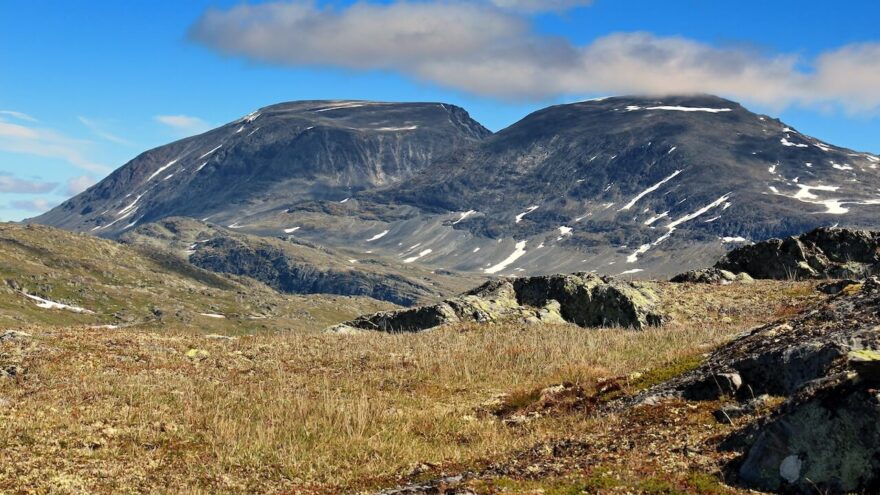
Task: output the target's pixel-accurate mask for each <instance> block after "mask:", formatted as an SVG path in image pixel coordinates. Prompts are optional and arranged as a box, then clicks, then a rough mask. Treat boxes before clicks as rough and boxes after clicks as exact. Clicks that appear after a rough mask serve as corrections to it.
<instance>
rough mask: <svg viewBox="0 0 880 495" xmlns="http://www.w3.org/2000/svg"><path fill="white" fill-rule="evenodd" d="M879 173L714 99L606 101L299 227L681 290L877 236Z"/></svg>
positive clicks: (529, 124) (487, 142) (861, 160)
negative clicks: (776, 249) (829, 240)
mask: <svg viewBox="0 0 880 495" xmlns="http://www.w3.org/2000/svg"><path fill="white" fill-rule="evenodd" d="M878 164H880V158H878V157H876V156H874V155H871V154H867V153H858V152H854V151H851V150H847V149H844V148H839V147H836V146H832V145H829V144H827V143H824V142H822V141H819V140H817V139H815V138H812V137H809V136H807V135H804V134H802V133H800V132H798V131H796V130H795V129H793V128H791V127H790V126H788V125H786V124H784V123H783V122H780V121H779V120H776V119H773V118H770V117H768V116H765V115H758V114H755V113H752V112H750V111H748V110H747V109H745V108H744V107H742V106H741V105H739V104H737V103H734V102H731V101H728V100H725V99H722V98H718V97H714V96H687V97H685V96H678V97H667V98H661V99H657V98H640V97H622V98H606V99H602V100H594V101H586V102H580V103H574V104H568V105H559V106H554V107H550V108H547V109H544V110H541V111H538V112H535V113H534V114H532V115H529V116H528V117H526V118H525V119H523V120H521V121H520V122H518V123H516V124H514V125H512V126H510V127H508V128H507V129H504V130H502V131H500V132H498V133H496V134H494V135H492V136H490V137H488V138H486V139H484V140H483V141H481V142H480V143H478V144H476V145H473V146H471V147H468V148H466V149H463V150H461V151H460V152H458V153H455V154H453V155H449V156H448V157H447V158H445V159H443V160H439V161H437V162H435V163H434V164H433V165H432V166H431V167H430V168H429V169H427V170H425V171H424V172H423V173H422V174H419V175H418V176H416V177H414V178H413V179H412V180H410V181H407V182H405V183H403V184H401V185H397V186H395V187H390V188H381V189H378V190H372V191H365V192H364V193H362V194H360V195H357V196H355V198H354V200H352V202H351V204H349V205H347V206H348V208H349V209H348V210H347V211H345V212H344V213H341V214H335V213H331V212H328V213H327V214H325V215H323V218H320V217H319V216H318V215H316V213H315V212H316V211H318V210H320V208H315V207H306V206H304V205H303V206H300V207H298V208H296V209H294V213H295V214H294V215H288V216H287V218H286V221H289V222H292V223H294V224H297V225H299V224H302V225H304V226H310V227H311V226H318V225H322V226H323V228H325V229H326V230H327V231H328V232H332V233H330V234H329V236H331V237H332V236H342V235H349V234H347V233H344V231H345V228H344V225H345V224H346V222H350V219H351V218H352V217H355V218H358V219H360V220H362V221H378V223H377V224H374V225H372V226H371V229H372V230H368V231H366V232H361V231H355V235H354V236H353V237H355V238H362V239H363V238H369V233H370V232H377V231H378V232H384V231H386V230H387V231H388V232H389V234H388V235H387V236H385V237H384V238H383V239H382V240H381V241H379V244H381V245H384V246H388V247H390V248H391V249H394V248H395V247H397V246H398V245H400V246H411V245H416V244H418V245H419V248H418V249H419V250H428V249H431V250H432V251H431V252H430V253H429V254H428V255H427V256H425V257H423V258H420V260H419V261H420V262H425V263H428V264H430V265H432V266H442V267H445V268H449V269H455V270H462V271H482V272H483V273H487V274H509V275H525V274H539V273H559V272H572V271H592V270H595V271H598V272H600V273H611V274H639V275H640V276H644V275H668V274H670V273H673V272H676V271H678V270H680V269H682V268H687V267H693V266H697V265H700V264H709V263H711V262H713V261H714V260H715V259H716V258H717V257H719V256H720V255H722V254H723V253H724V252H726V251H727V250H728V249H730V248H731V247H734V246H738V245H742V244H744V243H746V242H748V241H750V240H752V239H756V240H760V239H764V238H767V237H773V236H777V237H780V236H787V235H791V234H795V233H800V232H802V231H805V230H809V229H812V228H815V227H819V226H824V225H833V224H838V223H839V224H840V225H845V226H851V227H872V226H874V227H876V226H877V223H878V220H877V218H878V213H880V194H878V191H880V189H878V188H880V170H878V169H877V167H878ZM414 211H415V212H418V213H417V214H415V213H413V212H414ZM332 217H335V218H332ZM343 218H344V219H345V220H344V221H343V220H342V219H343ZM324 239H325V242H331V241H330V240H329V239H328V237H327V235H325V236H324ZM334 239H336V238H334ZM338 240H339V241H341V238H340V239H338ZM337 242H338V241H337ZM400 243H402V244H400Z"/></svg>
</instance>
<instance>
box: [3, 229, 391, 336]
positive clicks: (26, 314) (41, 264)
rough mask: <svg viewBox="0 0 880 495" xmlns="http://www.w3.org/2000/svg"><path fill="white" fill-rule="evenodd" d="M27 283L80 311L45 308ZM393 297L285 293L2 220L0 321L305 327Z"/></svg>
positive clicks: (224, 329)
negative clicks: (381, 298)
mask: <svg viewBox="0 0 880 495" xmlns="http://www.w3.org/2000/svg"><path fill="white" fill-rule="evenodd" d="M25 293H27V294H30V295H33V296H37V297H39V298H42V299H44V300H48V301H51V302H54V303H59V304H64V305H67V306H71V307H75V308H81V309H82V310H84V311H83V312H75V311H72V310H69V309H49V308H43V307H40V306H39V303H40V302H39V301H37V300H35V299H32V298H28V297H27V296H25V295H24V294H25ZM391 306H392V305H390V304H387V303H381V302H377V301H375V300H372V299H369V298H352V297H332V296H312V297H295V296H285V295H281V294H279V293H277V292H276V291H274V290H272V289H270V288H268V287H266V286H264V285H262V284H259V283H256V282H253V281H251V280H249V279H246V278H240V277H232V276H225V275H218V274H214V273H211V272H208V271H205V270H201V269H199V268H195V267H193V266H191V265H189V264H188V263H186V262H185V261H182V260H180V259H178V258H176V257H172V256H167V255H165V254H162V253H161V252H158V251H155V252H153V251H149V250H146V249H136V248H133V247H130V246H124V245H121V244H119V243H116V242H113V241H109V240H104V239H99V238H96V237H93V236H89V235H85V234H74V233H70V232H66V231H63V230H58V229H53V228H50V227H42V226H32V225H29V226H22V225H17V224H0V328H2V327H11V326H16V325H22V324H25V323H27V324H44V325H71V324H80V325H114V326H127V325H139V326H163V327H165V326H169V325H174V327H175V328H176V329H178V330H184V329H186V330H193V331H205V332H220V333H249V332H254V331H265V330H305V329H312V328H316V327H318V328H320V327H322V326H325V325H328V324H331V323H335V322H339V321H343V320H345V319H347V318H351V317H353V316H356V315H358V314H361V313H363V312H369V311H376V310H380V309H385V308H389V307H391ZM206 315H210V316H206ZM221 316H222V318H221Z"/></svg>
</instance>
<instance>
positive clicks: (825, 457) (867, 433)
mask: <svg viewBox="0 0 880 495" xmlns="http://www.w3.org/2000/svg"><path fill="white" fill-rule="evenodd" d="M739 480H740V482H741V483H743V484H745V485H747V486H750V487H752V488H756V489H759V490H772V491H788V492H797V493H877V490H878V489H880V397H878V394H877V391H876V390H873V389H871V388H870V387H869V386H867V384H865V383H864V382H863V381H862V380H860V379H859V378H858V377H857V376H853V374H845V373H844V374H841V375H838V376H834V377H829V378H827V379H824V380H818V381H816V382H815V383H811V384H810V385H809V386H807V387H804V388H803V389H802V390H801V391H800V392H799V393H798V394H796V395H795V396H793V397H792V398H790V399H789V400H788V401H787V402H786V403H785V404H784V405H783V406H782V407H781V408H780V410H779V411H778V412H777V413H776V414H775V415H774V416H773V417H772V418H771V419H770V420H769V421H768V422H767V423H766V425H763V426H761V427H760V429H759V433H758V434H757V436H756V438H755V440H754V443H753V444H752V445H751V446H750V448H749V449H748V452H747V453H746V456H745V460H744V462H743V463H742V465H741V466H740V468H739Z"/></svg>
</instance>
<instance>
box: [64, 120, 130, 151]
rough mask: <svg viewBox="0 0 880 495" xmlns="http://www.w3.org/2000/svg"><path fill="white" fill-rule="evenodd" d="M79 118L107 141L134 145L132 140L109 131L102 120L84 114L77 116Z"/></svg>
mask: <svg viewBox="0 0 880 495" xmlns="http://www.w3.org/2000/svg"><path fill="white" fill-rule="evenodd" d="M77 120H79V121H80V123H82V125H84V126H86V128H88V129H89V130H90V131H92V132H93V133H94V134H95V135H96V136H98V137H100V138H103V139H106V140H107V141H110V142H111V143H116V144H122V145H125V146H131V145H132V143H131V141H129V140H127V139H125V138H121V137H119V136H117V135H116V134H113V133H111V132H109V131H107V130H106V129H105V127H104V124H102V123H101V122H99V121H97V120H94V119H90V118H88V117H83V116H79V117H77Z"/></svg>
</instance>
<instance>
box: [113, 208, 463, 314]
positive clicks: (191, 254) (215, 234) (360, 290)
mask: <svg viewBox="0 0 880 495" xmlns="http://www.w3.org/2000/svg"><path fill="white" fill-rule="evenodd" d="M120 240H121V241H122V242H123V243H125V244H130V245H134V246H142V247H145V248H150V249H156V250H160V251H162V252H166V253H170V254H172V255H176V256H177V258H179V259H181V260H182V261H189V263H191V264H193V265H195V266H197V267H199V268H203V269H205V270H209V271H212V272H217V273H231V274H234V275H241V276H247V277H250V278H253V279H255V280H258V281H260V282H263V283H265V284H266V285H268V286H270V287H272V288H274V289H276V290H279V291H281V292H285V293H289V294H340V295H348V296H369V297H372V298H373V299H378V300H381V301H389V302H392V303H395V304H400V305H404V306H411V305H414V304H416V303H420V302H422V303H424V302H433V301H435V300H439V299H440V298H441V297H442V296H446V295H452V294H457V293H458V292H461V291H463V290H464V289H465V288H466V285H465V284H467V283H469V282H470V283H473V282H475V280H473V279H472V278H471V279H469V277H466V276H462V275H461V274H453V273H435V272H431V271H429V270H426V269H425V268H422V267H420V266H418V265H402V264H400V263H396V262H395V261H394V260H386V259H382V258H381V257H377V256H371V255H367V256H365V257H362V258H360V259H355V258H352V256H354V254H352V253H348V252H345V251H343V250H338V249H337V250H333V249H328V248H325V247H321V246H318V245H316V244H314V243H311V242H307V241H303V240H300V239H297V238H296V237H294V236H280V237H268V236H254V235H247V234H243V233H240V232H235V231H232V230H228V229H224V228H222V227H219V226H216V225H207V224H205V223H202V222H199V221H197V220H193V219H190V218H175V217H172V218H166V219H164V220H160V221H158V222H155V223H149V224H146V225H142V226H139V227H135V228H134V229H132V230H130V231H128V232H126V233H125V234H123V235H122V237H121V238H120Z"/></svg>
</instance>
